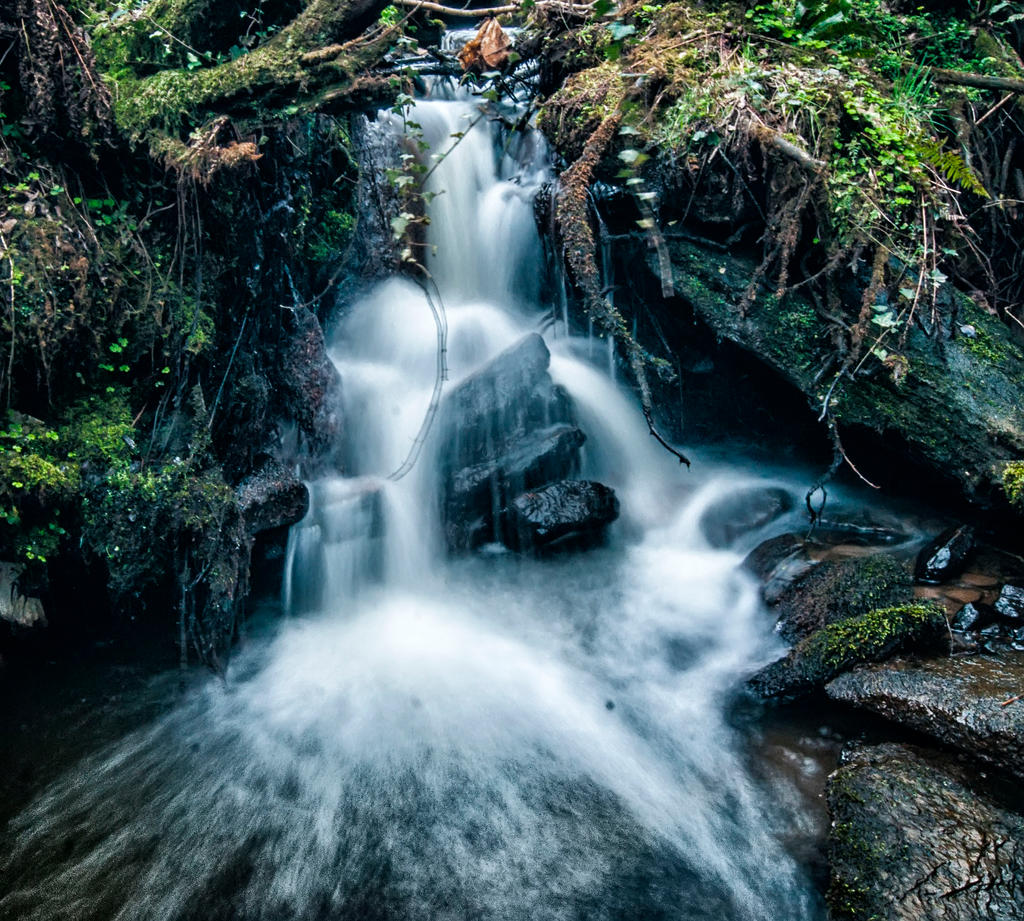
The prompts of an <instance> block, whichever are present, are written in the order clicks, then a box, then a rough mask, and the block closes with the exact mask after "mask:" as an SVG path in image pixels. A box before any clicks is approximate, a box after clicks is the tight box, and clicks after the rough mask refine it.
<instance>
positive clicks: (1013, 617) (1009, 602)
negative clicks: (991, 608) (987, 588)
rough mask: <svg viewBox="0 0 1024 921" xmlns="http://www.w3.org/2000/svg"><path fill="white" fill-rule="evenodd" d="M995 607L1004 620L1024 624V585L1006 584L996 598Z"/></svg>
mask: <svg viewBox="0 0 1024 921" xmlns="http://www.w3.org/2000/svg"><path fill="white" fill-rule="evenodd" d="M995 609H996V610H997V611H998V612H999V616H1000V617H1002V618H1003V620H1008V621H1010V623H1013V624H1024V587H1021V586H1020V585H1004V586H1003V590H1002V591H1001V592H1000V593H999V598H998V599H997V600H996V604H995Z"/></svg>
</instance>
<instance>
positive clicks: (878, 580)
mask: <svg viewBox="0 0 1024 921" xmlns="http://www.w3.org/2000/svg"><path fill="white" fill-rule="evenodd" d="M912 597H913V586H912V585H911V582H910V573H909V572H908V571H907V569H906V567H905V566H904V565H903V564H902V563H901V562H900V561H899V560H896V559H893V558H892V557H891V556H886V555H885V554H881V553H879V554H875V555H874V556H866V557H857V558H854V559H849V560H840V561H836V562H823V563H819V564H818V565H817V566H815V567H814V568H813V569H811V570H810V571H809V572H807V574H806V575H805V576H803V578H800V579H798V580H797V581H794V582H790V583H789V584H783V585H781V586H780V588H779V591H778V594H777V597H776V598H775V605H774V607H775V610H776V611H777V612H778V616H779V627H778V629H779V632H780V633H781V634H782V636H783V637H784V638H785V639H787V640H789V641H790V642H796V641H797V640H800V639H803V638H804V637H806V636H809V635H810V634H811V633H813V632H814V631H815V630H818V629H820V628H821V627H824V626H826V625H828V624H831V623H835V622H837V621H840V620H845V619H846V618H849V617H859V616H860V615H862V614H866V613H867V612H868V611H871V610H874V609H875V608H887V607H892V606H894V605H899V604H903V603H904V602H909V601H910V600H911V599H912ZM766 600H768V599H767V597H766Z"/></svg>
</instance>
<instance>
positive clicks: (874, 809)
mask: <svg viewBox="0 0 1024 921" xmlns="http://www.w3.org/2000/svg"><path fill="white" fill-rule="evenodd" d="M828 804H829V810H830V812H831V814H832V832H831V837H830V841H829V862H830V865H831V868H832V879H831V884H830V887H829V893H828V901H829V907H830V909H831V912H830V917H831V918H833V919H836V921H838V919H850V921H869V919H885V921H922V919H928V921H978V919H981V918H990V919H1005V921H1011V919H1014V918H1021V917H1024V886H1022V885H1021V880H1022V879H1024V818H1022V817H1021V816H1020V815H1018V814H1017V813H1015V812H1011V811H1009V810H1008V809H1005V808H1003V807H1002V806H1000V805H999V804H997V803H996V802H995V801H994V800H993V799H991V798H990V797H988V796H985V795H982V794H979V793H976V792H973V791H972V790H971V789H970V786H969V785H968V783H967V781H966V778H965V777H964V775H963V774H962V773H961V772H960V771H959V770H958V769H957V768H955V767H951V766H948V765H946V764H944V763H942V762H940V761H937V760H934V759H931V758H928V757H927V756H925V755H924V754H923V753H921V752H919V751H917V750H915V749H912V748H910V747H908V746H903V745H895V744H888V745H878V746H872V747H866V748H860V749H856V750H853V751H852V752H849V753H848V754H847V755H846V756H845V757H844V763H843V764H842V766H841V767H840V768H839V769H838V770H837V771H835V773H833V775H832V776H831V777H830V778H829V783H828Z"/></svg>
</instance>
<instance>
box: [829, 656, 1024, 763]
mask: <svg viewBox="0 0 1024 921" xmlns="http://www.w3.org/2000/svg"><path fill="white" fill-rule="evenodd" d="M826 692H827V693H828V696H829V697H830V698H832V700H836V701H840V702H842V703H846V704H850V705H852V706H854V707H858V708H860V709H863V710H868V711H870V712H872V713H875V714H877V715H879V716H882V717H885V718H886V719H889V720H892V721H894V722H896V723H899V724H900V725H901V726H905V727H907V728H909V729H914V730H916V731H918V732H921V733H925V734H926V735H929V736H931V737H932V738H934V739H936V740H937V741H939V742H942V743H944V744H946V745H950V746H953V747H955V748H958V749H960V750H961V751H964V752H967V753H968V754H970V755H973V756H974V757H976V758H978V759H980V760H982V761H985V762H986V763H988V764H991V765H993V766H995V767H998V768H999V769H1001V770H1003V771H1006V772H1007V773H1009V774H1012V775H1014V776H1016V777H1018V778H1021V779H1024V700H1018V701H1015V702H1013V703H1008V704H1005V706H1004V703H1005V702H1006V701H1008V700H1011V699H1012V698H1014V697H1016V696H1017V695H1018V694H1021V693H1024V653H1022V652H1016V651H1010V650H1007V652H1006V653H1005V654H1004V655H1001V656H998V657H997V656H987V655H985V656H956V657H950V658H945V659H927V660H923V661H916V662H915V661H907V660H902V659H899V660H895V661H892V662H887V663H885V664H884V665H875V666H865V667H861V668H858V669H856V670H854V671H852V672H848V673H847V674H845V675H840V676H839V677H838V678H836V679H835V680H834V681H832V682H831V683H830V684H829V685H828V686H827V687H826Z"/></svg>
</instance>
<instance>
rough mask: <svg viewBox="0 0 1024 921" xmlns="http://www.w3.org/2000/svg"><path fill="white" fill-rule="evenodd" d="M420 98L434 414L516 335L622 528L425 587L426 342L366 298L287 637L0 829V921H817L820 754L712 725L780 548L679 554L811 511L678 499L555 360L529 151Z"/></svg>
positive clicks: (624, 425) (450, 565) (261, 646)
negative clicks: (727, 517)
mask: <svg viewBox="0 0 1024 921" xmlns="http://www.w3.org/2000/svg"><path fill="white" fill-rule="evenodd" d="M435 92H436V93H437V95H438V97H439V98H433V99H426V100H421V101H419V102H417V103H416V104H415V106H414V107H413V108H412V110H411V111H410V112H409V113H408V114H407V116H406V118H407V120H408V121H412V122H415V123H417V124H418V125H419V126H421V127H420V129H419V130H421V131H422V135H423V139H424V141H425V143H426V144H427V145H429V150H430V151H431V152H433V153H435V154H436V153H443V152H445V151H450V152H448V153H447V154H446V155H445V156H443V157H442V158H440V159H439V160H430V159H429V154H428V155H427V157H428V159H426V160H425V161H424V162H425V163H436V166H435V167H434V171H433V173H432V174H431V175H430V178H429V180H428V188H429V189H430V190H431V191H434V192H436V193H437V195H436V197H435V198H434V199H433V201H432V203H431V205H430V225H429V228H428V231H427V244H428V245H427V247H426V252H427V265H428V268H429V271H430V275H431V276H432V278H433V279H434V281H435V282H436V286H437V287H436V291H437V292H438V293H439V295H440V297H439V298H435V300H438V301H439V302H440V306H441V308H442V309H443V317H442V319H443V321H444V322H446V324H447V342H446V344H447V362H446V363H447V372H448V376H449V378H450V381H449V382H447V383H445V387H446V388H448V387H450V386H452V385H453V384H455V383H456V382H458V381H459V380H460V379H462V378H464V377H465V376H466V375H468V374H471V373H472V372H473V371H475V370H476V369H477V368H479V367H480V366H481V365H482V364H484V363H485V362H486V361H488V360H489V359H491V358H493V357H494V356H495V355H497V354H498V353H500V352H501V351H502V350H504V349H506V348H507V347H509V346H510V345H513V344H515V343H516V342H518V341H519V340H520V339H521V338H522V337H523V336H524V335H526V334H527V333H529V332H531V331H541V332H542V333H543V334H544V336H545V340H546V343H547V346H548V348H549V349H550V351H551V367H550V373H551V376H552V378H553V380H554V381H555V383H556V384H559V385H561V386H562V387H564V388H565V390H566V391H568V393H569V394H570V396H571V398H572V401H573V404H574V406H575V412H576V415H577V417H578V420H579V425H580V427H581V428H582V429H583V430H584V432H585V433H586V436H587V440H586V443H585V444H584V446H583V448H582V450H581V457H580V474H581V476H582V477H585V478H588V479H595V480H598V481H600V482H602V483H606V484H607V485H609V486H611V487H612V488H614V489H615V491H616V494H617V496H618V500H619V502H620V505H621V517H620V518H619V520H618V521H617V522H616V523H615V524H614V525H613V526H612V528H611V530H610V533H609V536H608V539H607V541H606V542H605V543H604V544H603V545H601V546H598V547H596V548H593V549H590V550H587V551H586V552H582V553H568V552H567V553H561V554H551V555H548V556H543V557H537V556H528V555H517V554H512V553H509V552H507V551H504V550H503V549H502V548H501V547H500V545H498V544H487V545H485V546H484V547H483V548H482V550H481V551H480V552H478V553H476V554H474V555H472V556H467V557H462V558H457V557H448V556H447V555H446V553H445V551H444V538H443V533H442V524H441V518H440V510H439V502H438V499H437V492H438V490H437V482H438V477H439V472H438V471H439V469H440V465H441V464H442V462H443V460H444V456H445V451H446V450H447V449H448V447H449V446H447V445H445V444H438V443H437V439H436V438H434V437H427V439H426V441H425V442H424V443H423V444H422V445H419V444H418V441H417V436H418V434H419V432H420V430H421V426H422V423H423V420H424V417H425V416H426V415H427V414H428V412H429V410H430V406H431V399H432V393H433V391H434V387H435V383H436V376H437V367H438V365H437V362H438V335H437V324H436V322H435V318H434V316H433V315H432V312H431V309H430V305H429V304H428V302H427V299H426V297H425V295H424V292H423V290H422V289H421V287H420V286H419V285H417V284H415V283H413V282H412V281H410V280H408V279H406V278H398V277H396V278H392V279H389V280H385V281H383V282H381V283H379V284H377V285H376V286H375V287H373V288H372V289H371V290H369V291H368V292H366V293H365V295H364V296H362V297H361V298H360V299H359V300H358V302H357V303H355V304H354V305H352V307H351V308H350V309H349V310H348V311H346V312H345V313H344V315H343V316H341V317H340V318H339V319H338V321H337V323H336V326H335V328H334V329H333V330H330V331H329V338H330V341H331V343H332V346H331V355H332V358H333V360H334V361H335V363H336V365H337V367H338V369H339V371H340V373H341V377H342V380H343V382H344V403H345V405H344V408H343V413H342V417H343V418H344V419H345V421H346V426H347V430H346V434H345V452H346V459H347V464H346V470H347V475H346V476H345V477H341V476H327V477H323V478H321V479H318V480H315V481H313V482H311V483H310V484H309V485H310V491H311V508H310V512H309V514H308V515H307V517H306V519H305V520H304V521H303V522H302V523H301V524H300V525H298V526H296V527H295V528H294V529H293V531H292V533H291V535H290V538H289V547H288V566H287V572H286V576H285V585H284V598H283V601H282V603H281V606H282V607H283V609H284V613H285V615H286V616H285V617H283V618H279V619H277V620H275V621H274V623H273V624H272V625H270V626H268V627H266V628H265V629H263V630H262V631H257V632H256V633H255V635H254V636H252V637H251V638H250V639H249V641H248V642H247V643H246V644H245V645H244V647H242V648H241V649H240V650H239V651H238V652H237V653H236V655H235V658H234V659H233V661H232V666H231V672H230V674H229V678H228V681H227V682H226V683H220V682H217V681H213V680H209V681H193V682H192V683H191V686H190V688H189V689H188V690H187V691H186V692H185V693H184V694H180V693H179V692H178V691H177V689H176V687H175V686H174V684H173V682H170V681H167V680H165V679H159V680H154V681H153V682H152V683H151V684H150V686H149V689H148V690H147V691H145V692H144V693H146V694H149V695H152V696H154V697H159V698H161V699H162V700H164V701H165V702H166V705H165V706H164V707H163V709H162V712H161V713H160V714H159V715H157V716H155V717H152V718H149V719H146V720H144V721H143V722H142V724H141V725H140V726H137V727H135V728H132V729H130V730H128V731H125V732H123V733H120V734H116V735H114V736H113V737H111V738H109V739H107V740H106V741H105V742H104V743H103V744H101V745H98V746H96V747H95V749H94V750H92V751H90V752H88V753H86V754H85V755H83V756H82V757H81V758H79V759H77V760H76V761H74V762H73V763H69V764H66V765H62V766H61V768H60V770H59V771H58V772H57V774H56V776H55V777H54V779H52V781H50V782H48V783H47V784H46V785H45V786H44V787H43V788H42V789H41V790H39V791H36V793H35V795H34V797H33V798H32V799H31V800H30V801H28V802H25V803H21V804H20V805H19V806H18V808H17V809H16V810H14V814H13V815H12V817H11V819H10V821H9V823H8V826H7V828H6V830H4V831H2V832H0V919H3V921H13V919H20V921H51V919H70V918H74V919H77V921H90V919H97V921H98V919H108V918H109V919H119V921H185V919H196V921H199V919H202V921H219V919H223V921H228V919H246V921H249V919H266V921H271V919H274V921H277V919H281V921H284V919H289V921H290V919H303V921H305V919H309V921H319V919H323V921H326V919H349V918H351V919H364V921H365V919H468V918H474V919H509V921H513V919H530V921H547V919H552V921H554V919H584V918H585V919H594V921H597V919H609V921H611V919H627V918H635V919H647V921H651V919H661V918H664V919H680V921H683V919H685V921H699V919H714V921H762V919H777V921H803V919H819V918H823V917H824V907H823V900H822V897H821V894H820V885H819V882H820V881H816V880H814V879H813V878H812V876H813V869H812V867H811V866H810V863H812V862H813V858H812V857H809V856H808V855H809V854H814V853H819V852H820V846H821V835H822V824H823V818H822V806H821V802H820V792H821V784H822V782H823V780H822V778H823V773H824V771H825V770H827V766H828V764H829V759H830V758H832V759H834V746H832V745H831V744H830V743H829V742H827V740H822V739H820V738H819V737H818V736H817V735H816V733H815V731H814V729H813V728H810V727H804V728H801V729H794V728H792V727H790V728H789V729H786V728H783V729H781V730H778V731H777V732H776V730H772V729H766V728H765V726H764V725H763V724H757V725H755V726H754V727H753V728H752V726H751V721H750V720H744V719H737V718H736V716H735V713H734V712H733V710H734V703H735V699H736V696H737V692H738V690H739V689H740V687H741V685H742V680H743V678H744V677H745V676H746V675H748V674H750V673H751V672H752V671H753V670H754V669H755V668H756V667H758V666H759V665H761V664H764V663H765V662H767V661H769V660H770V659H771V658H772V657H773V656H777V655H778V654H779V653H780V650H781V648H782V647H781V644H780V643H779V641H778V640H777V639H776V638H775V637H774V636H773V634H772V632H771V618H769V617H768V616H767V615H766V614H765V612H764V611H763V608H762V604H761V602H760V599H759V594H758V587H757V585H756V584H755V582H754V580H753V578H752V577H751V576H749V575H747V574H746V573H745V572H744V571H743V570H742V569H740V567H739V564H740V562H741V561H742V559H743V556H744V554H745V553H746V552H747V551H748V550H750V549H751V548H752V547H753V546H754V545H756V544H757V543H758V542H759V541H760V540H762V539H764V537H766V536H770V534H771V533H780V532H782V531H784V530H787V529H788V528H793V527H798V526H799V524H798V522H800V521H802V518H801V516H800V514H799V513H798V512H796V511H794V512H791V513H790V514H789V516H788V517H785V518H783V519H781V520H778V521H775V522H774V523H773V524H772V525H771V528H770V529H769V530H768V531H765V530H764V529H762V531H761V532H755V533H752V534H746V535H744V536H743V537H742V538H741V539H740V540H738V541H737V542H736V543H735V544H734V545H733V546H730V547H728V548H726V549H714V548H712V547H711V546H710V545H709V543H708V541H707V539H706V538H705V536H704V534H703V532H702V530H701V527H700V520H701V516H702V514H703V512H704V511H705V510H706V509H707V508H709V507H710V506H711V505H712V504H714V503H715V502H716V501H717V500H719V499H720V498H722V497H723V496H728V495H730V494H731V493H733V492H734V491H735V490H736V489H737V488H740V487H743V486H745V485H771V486H777V487H780V488H782V489H784V490H788V491H790V492H791V493H792V495H793V496H794V497H798V496H802V492H803V490H804V488H805V484H806V482H807V478H806V476H805V475H803V474H800V473H794V472H787V471H785V470H777V471H772V470H768V471H766V470H763V469H761V470H759V469H757V467H756V465H754V464H751V463H745V462H744V461H743V460H742V458H735V457H733V458H731V459H723V458H721V457H716V456H713V455H711V454H702V452H700V451H695V452H694V451H689V449H688V453H690V454H691V455H692V456H694V460H695V463H694V468H693V470H692V471H691V472H688V471H686V470H685V469H684V468H682V467H680V465H679V464H678V462H677V461H676V459H675V458H674V457H672V456H671V455H670V454H669V453H668V452H666V451H664V450H662V449H661V448H660V447H659V446H658V445H657V444H656V443H655V442H654V440H653V439H652V438H650V436H649V435H648V432H647V427H646V424H645V422H644V419H643V416H642V413H641V412H640V409H639V406H638V405H637V402H636V399H635V396H634V395H633V394H632V393H630V392H629V391H628V390H626V389H624V388H623V387H622V386H621V384H620V383H619V382H617V381H616V379H615V373H614V372H615V369H614V362H612V361H610V360H609V354H610V353H609V352H608V350H607V349H606V347H605V343H604V342H603V341H600V342H598V343H597V345H595V340H593V339H591V338H589V337H587V336H576V335H573V334H572V331H571V330H570V329H569V324H568V322H567V321H566V319H565V318H564V316H563V315H562V314H561V313H560V307H559V306H558V302H559V298H558V297H557V296H553V295H552V291H551V288H552V286H551V285H550V284H549V283H547V282H546V281H545V274H544V271H543V269H542V265H543V252H542V248H541V242H540V239H539V237H538V234H537V230H536V225H535V220H534V209H533V200H534V196H535V195H536V194H537V192H538V190H539V189H540V188H541V187H542V186H543V185H544V184H545V183H546V182H548V181H550V179H551V176H552V172H551V168H550V164H549V162H548V154H547V150H546V148H545V145H544V142H543V139H542V138H541V137H540V136H539V135H538V134H536V133H534V132H532V131H528V132H522V133H511V134H510V133H509V132H508V131H507V130H505V129H504V128H503V127H502V126H501V125H500V124H499V123H498V122H495V121H492V120H490V119H487V118H484V119H479V118H478V115H479V112H478V108H477V105H476V103H475V101H474V100H472V99H471V98H469V97H462V96H458V95H455V94H452V93H450V92H448V93H446V92H443V91H442V90H441V88H440V87H439V86H438V87H437V88H436V90H435ZM404 128H407V126H403V119H402V117H401V116H398V115H395V114H391V113H385V114H382V115H381V116H380V117H379V120H378V130H381V131H394V132H401V131H403V130H404ZM461 132H465V136H464V137H463V138H462V139H461V140H459V142H458V143H457V144H453V136H455V135H457V134H459V133H461ZM435 306H437V304H435ZM620 376H621V375H620ZM431 434H432V435H436V432H432V433H431ZM417 452H418V456H415V455H416V453H417ZM410 453H412V454H413V455H414V456H415V463H414V464H413V465H412V467H411V469H410V470H409V471H408V472H407V473H406V474H405V475H404V476H401V477H400V478H396V479H389V475H390V474H392V473H393V472H394V471H401V470H402V468H403V464H404V462H405V461H406V460H407V459H408V458H409V457H410ZM796 504H797V506H798V505H799V503H796ZM755 723H756V720H755Z"/></svg>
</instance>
